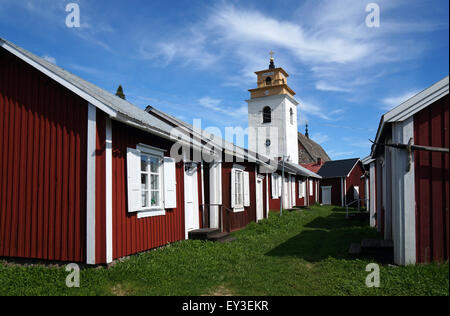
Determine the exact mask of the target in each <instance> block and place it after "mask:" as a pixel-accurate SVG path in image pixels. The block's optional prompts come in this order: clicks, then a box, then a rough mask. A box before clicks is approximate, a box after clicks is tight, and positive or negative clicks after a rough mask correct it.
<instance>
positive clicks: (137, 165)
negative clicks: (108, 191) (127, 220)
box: [127, 148, 142, 212]
mask: <svg viewBox="0 0 450 316" xmlns="http://www.w3.org/2000/svg"><path fill="white" fill-rule="evenodd" d="M127 193H128V212H137V211H139V210H140V209H141V207H142V196H141V152H140V151H139V150H137V149H134V148H127Z"/></svg>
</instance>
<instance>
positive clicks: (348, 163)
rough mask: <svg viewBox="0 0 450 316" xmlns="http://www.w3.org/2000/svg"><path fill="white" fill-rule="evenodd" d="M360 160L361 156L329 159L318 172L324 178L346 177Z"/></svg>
mask: <svg viewBox="0 0 450 316" xmlns="http://www.w3.org/2000/svg"><path fill="white" fill-rule="evenodd" d="M358 161H359V158H352V159H344V160H333V161H327V162H326V163H325V164H324V165H323V166H322V168H320V170H319V171H318V172H317V173H318V174H319V175H320V176H322V178H324V179H327V178H340V177H346V176H347V175H348V174H349V173H350V171H352V169H353V167H354V166H355V164H356V163H357V162H358Z"/></svg>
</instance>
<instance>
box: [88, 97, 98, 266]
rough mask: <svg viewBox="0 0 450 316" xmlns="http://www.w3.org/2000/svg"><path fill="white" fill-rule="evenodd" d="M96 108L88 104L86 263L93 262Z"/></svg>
mask: <svg viewBox="0 0 450 316" xmlns="http://www.w3.org/2000/svg"><path fill="white" fill-rule="evenodd" d="M96 119H97V108H96V107H95V106H94V105H92V104H90V103H89V105H88V124H87V174H86V180H87V183H86V188H87V190H86V263H88V264H95V145H96V127H97V126H96Z"/></svg>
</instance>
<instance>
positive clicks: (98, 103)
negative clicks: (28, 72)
mask: <svg viewBox="0 0 450 316" xmlns="http://www.w3.org/2000/svg"><path fill="white" fill-rule="evenodd" d="M0 46H1V47H3V48H4V49H6V50H7V51H9V52H10V53H12V54H13V55H15V56H17V57H18V58H20V59H22V60H23V61H24V62H26V63H27V64H29V65H30V66H32V67H34V68H36V69H37V70H38V71H40V72H42V73H43V74H45V75H47V76H48V77H50V78H52V79H53V80H55V81H56V82H58V83H59V84H61V85H62V86H64V87H65V88H67V89H69V90H70V91H72V92H73V93H75V94H76V95H78V96H80V97H81V98H83V99H85V100H86V101H87V102H89V104H91V105H93V106H95V107H98V108H99V109H100V110H102V111H103V112H105V113H106V114H108V115H109V116H111V117H116V116H117V111H115V110H114V109H112V108H111V107H109V106H107V105H106V104H104V103H103V102H101V101H99V100H97V99H96V98H94V97H92V96H91V95H90V94H88V93H86V92H85V91H83V90H81V89H80V88H78V87H77V86H75V85H74V84H72V83H70V82H69V81H67V80H65V79H63V78H61V77H60V76H58V75H57V74H55V73H54V72H52V71H50V70H49V69H47V68H46V67H44V66H42V65H41V64H39V63H37V62H35V61H34V60H32V59H31V58H29V57H28V56H26V55H25V54H23V53H22V52H20V51H19V50H17V49H15V48H14V47H12V46H10V45H8V43H6V42H0Z"/></svg>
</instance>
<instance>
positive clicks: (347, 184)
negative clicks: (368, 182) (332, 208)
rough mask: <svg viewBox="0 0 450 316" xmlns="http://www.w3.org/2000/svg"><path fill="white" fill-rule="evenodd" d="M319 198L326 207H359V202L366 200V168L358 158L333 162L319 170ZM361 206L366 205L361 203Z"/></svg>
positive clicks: (328, 162)
mask: <svg viewBox="0 0 450 316" xmlns="http://www.w3.org/2000/svg"><path fill="white" fill-rule="evenodd" d="M318 174H319V175H320V176H321V177H322V179H321V180H320V190H319V196H320V201H321V203H322V204H324V205H339V206H342V207H344V206H346V205H349V204H352V205H351V206H352V207H357V202H356V201H357V200H361V199H362V200H363V199H364V198H365V180H364V175H365V171H364V167H363V165H362V163H361V160H359V159H358V158H353V159H344V160H332V161H327V162H325V163H324V164H323V165H322V167H321V168H320V169H319V171H318ZM360 205H361V206H363V205H365V203H364V201H360Z"/></svg>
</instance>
